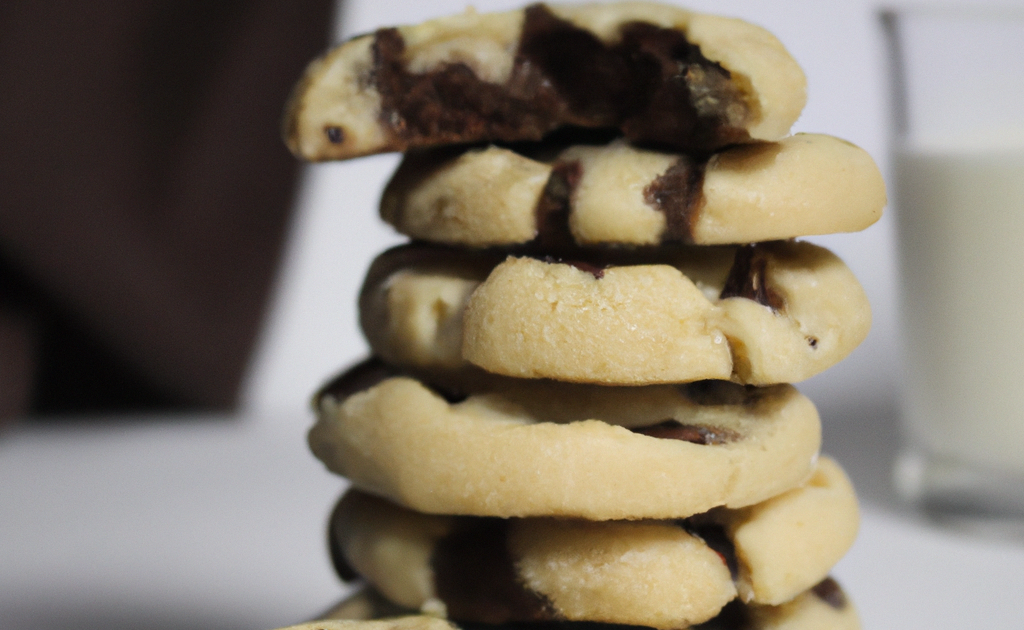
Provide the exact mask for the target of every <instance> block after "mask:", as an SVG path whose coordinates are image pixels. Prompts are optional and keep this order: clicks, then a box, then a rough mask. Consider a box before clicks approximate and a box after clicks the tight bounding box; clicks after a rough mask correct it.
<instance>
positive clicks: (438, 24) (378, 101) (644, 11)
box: [284, 2, 806, 160]
mask: <svg viewBox="0 0 1024 630" xmlns="http://www.w3.org/2000/svg"><path fill="white" fill-rule="evenodd" d="M805 102H806V80H805V77H804V74H803V72H802V71H801V69H800V68H799V66H798V65H797V64H796V62H795V61H794V59H793V58H792V56H790V54H789V53H788V52H787V51H786V50H785V48H783V46H782V44H781V43H780V42H779V41H778V40H777V39H776V38H775V37H774V36H773V35H771V34H770V33H768V32H767V31H765V30H764V29H762V28H760V27H757V26H754V25H751V24H748V23H746V22H742V21H740V20H735V19H730V18H722V17H716V16H709V15H701V14H697V13H692V12H690V11H686V10H684V9H680V8H676V7H672V6H666V5H659V4H654V3H647V2H620V3H611V4H584V5H566V6H546V5H543V4H534V5H531V6H529V7H527V8H526V9H523V10H518V11H510V12H506V13H486V14H485V13H476V12H475V11H467V12H466V13H463V14H461V15H455V16H451V17H445V18H441V19H437V20H432V21H429V22H425V23H423V24H420V25H417V26H402V27H398V28H385V29H381V30H378V31H377V32H376V33H373V34H370V35H364V36H361V37H356V38H354V39H351V40H349V41H348V42H345V43H343V44H342V45H340V46H339V47H337V48H335V49H334V50H332V51H330V52H328V53H327V54H326V55H325V56H324V57H322V58H321V59H319V60H317V61H315V62H313V63H312V64H311V65H310V66H309V68H308V69H307V70H306V73H305V75H304V77H303V78H302V79H301V81H300V82H299V84H298V85H297V86H296V88H295V91H294V93H293V95H292V98H291V100H290V102H289V104H288V106H287V109H286V112H285V121H284V136H285V140H286V142H287V144H288V146H289V148H290V149H291V150H292V152H294V153H295V154H296V155H298V156H300V157H303V158H306V159H310V160H328V159H344V158H350V157H355V156H359V155H366V154H370V153H377V152H381V151H405V150H407V149H410V148H414V147H422V146H436V145H442V144H459V143H467V142H478V141H506V142H509V141H518V140H540V139H541V138H542V137H544V136H545V135H546V134H548V133H549V132H551V131H553V130H556V129H558V128H560V127H564V126H566V125H573V126H577V127H589V128H613V129H618V130H621V132H622V133H623V134H624V135H625V137H626V138H627V139H629V140H631V141H634V142H649V143H655V144H659V145H666V146H672V147H676V148H680V149H685V150H697V151H707V150H713V149H715V148H718V147H721V146H724V145H728V144H734V143H737V142H744V141H748V140H750V139H761V140H776V139H779V138H781V137H783V136H785V135H786V134H787V133H788V131H789V128H790V127H791V126H792V124H793V123H794V122H795V121H796V119H797V117H798V116H799V115H800V112H801V110H802V109H803V106H804V103H805Z"/></svg>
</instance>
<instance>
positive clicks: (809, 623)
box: [281, 578, 860, 630]
mask: <svg viewBox="0 0 1024 630" xmlns="http://www.w3.org/2000/svg"><path fill="white" fill-rule="evenodd" d="M380 599H381V598H380V596H379V595H378V594H376V593H375V592H374V591H373V589H371V588H363V589H360V590H358V591H357V592H356V593H355V594H353V595H351V596H350V597H349V598H347V599H346V600H345V601H343V602H342V603H340V604H339V605H338V606H337V607H335V609H334V610H338V611H341V612H342V613H343V614H342V615H341V616H332V615H331V614H330V613H329V614H328V615H327V616H325V618H324V619H322V620H319V621H312V622H309V623H305V624H300V625H297V626H291V627H290V628H287V629H284V628H282V629H281V630H641V629H639V628H636V627H635V626H623V625H617V624H603V623H589V622H573V621H555V622H551V621H548V622H543V621H541V622H530V623H528V624H523V623H508V624H500V625H489V624H478V623H472V622H465V621H445V620H442V619H439V618H438V617H436V616H431V615H411V614H406V616H402V617H394V618H392V619H386V620H382V621H366V620H369V619H379V617H378V616H353V615H352V613H353V612H355V611H359V612H364V611H371V610H373V605H372V602H375V601H379V600H380ZM691 628H693V630H859V629H860V621H859V619H858V617H857V611H856V609H855V608H854V606H853V603H852V602H850V601H849V598H847V597H846V594H845V593H844V592H843V590H842V588H840V586H839V584H838V583H837V582H836V581H835V580H833V579H832V578H826V579H825V580H822V581H821V582H820V583H818V584H817V585H815V586H814V587H813V588H811V589H809V590H807V591H805V592H803V593H801V594H800V595H798V596H797V597H795V598H793V600H791V601H789V602H786V603H785V604H782V605H780V606H766V605H759V604H743V603H741V602H740V601H738V600H734V601H733V602H731V603H729V604H728V605H727V606H726V607H725V608H724V609H723V610H722V612H721V613H719V615H718V616H717V617H715V618H713V619H711V620H709V621H707V622H705V623H702V624H699V625H696V626H691Z"/></svg>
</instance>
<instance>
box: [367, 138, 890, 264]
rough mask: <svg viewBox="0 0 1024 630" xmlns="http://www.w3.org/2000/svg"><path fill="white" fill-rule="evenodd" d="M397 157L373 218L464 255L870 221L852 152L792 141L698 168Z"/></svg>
mask: <svg viewBox="0 0 1024 630" xmlns="http://www.w3.org/2000/svg"><path fill="white" fill-rule="evenodd" d="M539 150H542V149H539V148H537V147H525V148H523V149H520V152H517V151H516V150H513V149H511V148H502V147H498V146H494V145H491V146H488V147H483V148H472V149H468V150H467V149H460V150H457V151H453V150H452V149H450V148H446V149H440V150H433V151H421V152H414V153H411V154H407V155H406V157H405V160H404V161H403V163H402V165H401V166H400V167H399V169H398V170H397V171H396V172H395V174H394V176H393V177H392V179H391V181H390V182H389V184H388V186H387V187H386V188H385V190H384V194H383V196H382V197H381V207H380V210H381V216H382V217H383V218H384V220H385V221H387V222H388V223H390V224H391V225H393V226H394V227H395V228H396V229H397V230H398V231H399V232H401V233H403V234H406V235H408V236H411V237H412V238H415V239H420V240H425V241H431V242H436V243H444V244H448V245H460V246H468V247H491V246H512V245H523V244H527V243H532V244H534V245H535V246H537V247H538V248H544V249H547V250H557V249H564V248H565V247H567V246H569V247H571V246H573V245H576V246H586V245H630V246H642V245H657V244H660V243H662V242H683V243H695V244H701V245H719V244H731V243H751V242H758V241H770V240H781V239H790V238H796V237H800V236H810V235H815V234H832V233H836V232H855V231H858V230H862V229H864V228H866V227H868V226H870V225H871V224H872V223H874V222H875V221H877V220H878V219H879V218H880V217H881V216H882V209H883V207H884V206H885V203H886V194H885V184H884V182H883V180H882V175H881V172H880V171H879V170H878V167H877V166H876V165H875V163H874V161H873V160H872V159H871V157H870V156H869V155H868V154H867V153H866V152H865V151H863V150H862V149H860V148H858V147H856V146H854V145H852V144H850V143H848V142H845V141H843V140H840V139H838V138H834V137H831V136H826V135H821V134H797V135H795V136H790V137H788V138H784V139H782V140H780V141H779V142H762V143H754V144H743V145H738V146H733V147H729V148H727V149H725V150H724V151H721V152H718V153H715V154H713V155H711V156H709V157H708V158H706V159H694V158H691V157H688V156H686V155H680V154H676V153H666V152H660V151H653V150H646V149H640V148H636V147H632V146H630V145H628V144H626V143H624V142H622V141H621V140H618V141H614V142H612V143H610V144H600V145H574V146H569V147H567V148H563V149H561V150H558V149H557V147H556V148H555V151H557V154H556V155H554V156H553V157H552V158H547V159H545V158H544V157H542V156H537V155H533V154H532V153H533V152H535V151H539Z"/></svg>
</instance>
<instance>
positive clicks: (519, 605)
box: [431, 518, 552, 623]
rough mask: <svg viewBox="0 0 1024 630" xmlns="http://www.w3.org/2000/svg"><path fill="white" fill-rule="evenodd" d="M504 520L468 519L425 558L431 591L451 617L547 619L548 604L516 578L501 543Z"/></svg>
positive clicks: (493, 620)
mask: <svg viewBox="0 0 1024 630" xmlns="http://www.w3.org/2000/svg"><path fill="white" fill-rule="evenodd" d="M507 532H508V521H506V520H503V519H497V518H481V519H473V521H472V522H470V523H467V524H465V525H464V526H463V527H461V528H457V529H456V530H455V531H453V532H452V533H450V534H448V535H447V536H445V537H444V538H442V539H441V540H440V541H438V543H437V545H436V547H435V548H434V555H433V556H432V558H431V567H432V568H433V571H434V591H435V592H436V593H437V596H438V597H439V598H440V599H441V600H442V601H443V602H444V603H445V606H446V607H447V611H448V617H449V618H451V619H453V620H459V619H472V620H474V621H478V622H483V623H505V622H509V621H537V620H543V619H551V615H552V613H551V607H550V605H548V604H547V602H545V601H544V599H543V598H542V597H540V596H539V595H537V594H536V593H534V592H532V591H529V590H528V589H526V588H525V587H524V586H523V584H522V583H521V582H520V581H519V579H518V577H517V576H516V570H515V565H514V563H513V561H512V557H511V555H510V554H509V551H508V545H507V542H506V538H507Z"/></svg>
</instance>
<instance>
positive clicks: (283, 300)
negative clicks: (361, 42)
mask: <svg viewBox="0 0 1024 630" xmlns="http://www.w3.org/2000/svg"><path fill="white" fill-rule="evenodd" d="M474 4H475V7H476V8H477V10H479V11H492V10H502V9H509V8H514V7H517V6H520V5H521V4H522V3H521V2H517V1H516V0H480V1H478V2H476V3H474ZM686 6H688V7H690V8H693V9H695V10H698V11H705V12H711V13H719V14H723V15H730V16H735V17H740V18H743V19H746V20H748V21H751V22H754V23H756V24H759V25H761V26H764V27H766V28H768V29H769V30H771V31H772V32H774V33H775V34H776V35H777V36H778V37H779V38H780V39H781V40H782V41H783V43H785V45H786V46H787V47H788V49H789V50H790V52H791V53H792V54H793V56H794V57H796V59H797V61H798V62H799V63H800V64H801V65H802V66H803V68H804V70H805V71H806V73H807V77H808V95H809V98H808V103H807V107H806V109H805V110H804V112H803V115H802V116H801V118H800V120H799V121H798V122H797V124H796V125H795V127H794V131H813V132H822V133H829V134H832V135H836V136H839V137H842V138H845V139H847V140H850V141H852V142H854V143H856V144H858V145H860V146H861V147H863V148H864V149H865V150H867V151H868V152H869V153H870V154H871V155H872V156H874V157H875V159H876V160H877V161H878V163H879V165H880V166H881V167H882V169H883V172H884V173H886V174H887V175H888V159H887V155H886V150H887V148H886V132H887V127H888V122H887V120H888V119H887V104H886V99H887V96H886V90H885V86H886V83H885V81H886V79H885V67H886V60H885V57H884V50H883V40H882V33H881V29H880V26H879V22H878V19H877V17H876V11H877V5H876V4H875V3H872V2H868V1H867V0H845V1H838V0H836V1H821V0H775V1H773V2H763V1H760V0H717V1H711V0H691V1H689V2H687V3H686ZM464 8H465V2H464V0H433V1H430V2H426V1H423V0H389V1H378V2H371V1H368V0H350V1H348V2H346V3H344V5H343V6H342V9H341V11H340V15H339V18H340V19H339V20H338V22H339V24H338V28H337V29H336V39H338V40H340V39H342V38H345V37H348V36H351V35H353V34H357V33H362V32H366V31H371V30H374V29H376V28H378V27H380V26H387V25H393V24H401V23H411V22H419V21H422V20H424V19H428V18H430V17H435V16H438V15H443V14H447V13H453V12H459V11H461V10H463V9H464ZM397 161H398V157H397V156H395V155H383V156H375V157H370V158H363V159H359V160H353V161H350V162H345V163H332V164H317V165H311V166H307V167H306V169H305V175H304V180H303V185H302V188H301V191H300V194H299V195H298V198H297V200H296V203H297V204H298V208H297V210H298V213H297V216H296V218H295V222H294V224H293V228H292V235H291V239H290V242H289V246H288V250H287V252H286V258H285V261H284V265H283V267H282V270H281V275H280V277H279V282H278V287H277V293H276V298H275V301H274V305H273V308H272V310H271V312H270V314H269V316H268V319H267V322H266V326H265V330H264V334H263V339H262V342H261V343H260V346H259V348H258V351H257V353H256V355H255V356H254V359H253V363H252V366H251V369H250V373H249V376H248V379H247V382H246V386H245V391H244V394H243V404H244V405H245V407H246V408H247V409H248V410H251V411H257V412H259V415H260V416H263V417H273V416H274V415H276V414H278V413H280V414H284V415H288V414H293V413H294V412H295V410H296V409H297V408H300V407H304V406H305V405H306V404H307V401H308V399H309V395H310V394H311V392H312V391H313V390H314V388H316V387H317V385H318V384H319V383H321V382H322V381H323V380H324V379H325V378H326V377H327V376H328V375H330V374H331V373H333V372H336V371H337V370H339V369H340V368H342V367H343V366H345V365H347V364H349V363H352V362H353V361H355V360H357V359H359V358H360V357H361V356H363V355H364V354H365V352H366V344H365V342H364V341H363V339H362V337H361V335H360V333H359V329H358V324H357V314H356V308H355V299H356V293H357V291H358V289H359V286H360V284H361V282H362V276H363V274H364V272H365V271H366V268H367V266H368V265H369V263H370V261H371V260H372V258H373V257H374V256H375V255H376V254H377V253H379V252H380V251H381V250H383V249H384V248H386V247H388V246H390V245H392V244H395V243H398V242H401V240H402V239H401V238H400V237H399V236H398V235H396V234H395V233H394V232H393V231H392V230H391V228H390V227H388V226H387V225H385V224H383V223H382V222H381V221H380V220H379V219H378V217H377V200H378V195H379V192H380V190H381V188H382V186H383V184H384V183H385V182H386V181H387V178H388V176H389V174H390V172H391V170H392V169H393V168H394V167H395V165H396V164H397ZM892 226H893V217H892V216H891V213H890V212H889V211H888V210H887V213H886V215H885V216H883V218H882V219H881V221H879V223H877V224H876V225H874V226H873V227H871V228H870V229H869V230H867V231H865V232H862V233H859V234H849V235H838V236H829V237H824V238H815V239H813V240H815V241H816V242H819V243H821V244H824V245H826V246H827V247H829V248H831V249H832V250H833V251H835V252H836V253H837V254H839V255H840V256H841V257H842V258H843V259H844V260H845V261H846V262H847V264H848V265H849V266H850V267H851V268H852V269H853V271H854V273H856V274H857V276H858V277H859V278H860V280H861V282H862V283H863V285H864V287H865V289H866V290H867V293H868V296H869V297H870V299H871V302H872V305H873V312H874V325H873V327H872V331H871V334H870V335H869V337H868V339H867V340H866V341H865V342H864V343H863V344H862V345H861V347H860V348H858V349H857V350H856V351H855V352H854V353H853V354H852V355H851V356H850V357H849V358H848V359H847V360H846V361H844V362H843V363H841V364H839V365H838V366H836V367H834V368H832V369H831V370H829V371H828V372H826V373H825V374H822V375H820V376H818V377H815V378H814V379H812V380H811V381H808V382H806V383H805V384H804V385H803V386H801V389H802V390H803V391H804V392H805V393H807V394H808V395H809V396H811V398H812V399H814V400H815V402H817V403H818V405H819V407H820V408H821V410H822V413H823V415H824V416H827V415H828V410H829V409H830V408H836V407H842V408H850V407H854V408H856V407H857V406H859V405H860V404H861V403H864V402H871V403H874V404H876V405H877V404H878V403H879V402H880V401H886V402H890V401H892V400H893V396H894V394H895V392H896V391H897V390H896V385H897V383H898V376H899V368H898V362H899V352H898V349H897V342H898V335H897V333H896V328H897V327H896V308H895V304H894V301H895V295H896V281H895V277H894V274H895V266H894V247H893V240H894V235H893V227H892Z"/></svg>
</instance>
